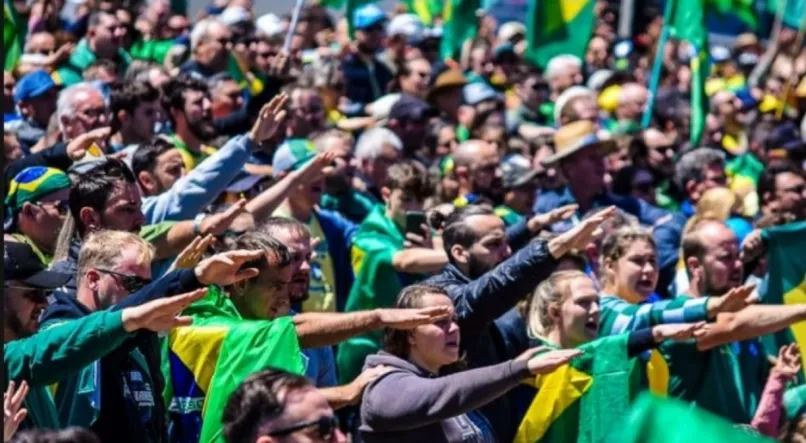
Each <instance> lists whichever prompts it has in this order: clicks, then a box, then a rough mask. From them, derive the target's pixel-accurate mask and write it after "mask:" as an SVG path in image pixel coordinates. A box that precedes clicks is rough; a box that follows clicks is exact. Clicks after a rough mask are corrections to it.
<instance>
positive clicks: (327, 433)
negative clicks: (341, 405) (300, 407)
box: [268, 415, 339, 441]
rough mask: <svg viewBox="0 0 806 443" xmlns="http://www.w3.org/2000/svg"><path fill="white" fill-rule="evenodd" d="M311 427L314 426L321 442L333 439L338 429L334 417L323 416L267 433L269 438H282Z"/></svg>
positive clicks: (337, 423) (336, 420)
mask: <svg viewBox="0 0 806 443" xmlns="http://www.w3.org/2000/svg"><path fill="white" fill-rule="evenodd" d="M311 426H316V432H317V434H318V436H319V438H321V439H322V440H327V441H330V440H331V439H332V438H333V434H334V433H335V432H336V429H337V428H338V427H339V419H338V418H336V416H333V415H331V416H329V417H328V416H324V417H319V418H317V419H316V420H309V421H304V422H302V423H297V424H295V425H291V426H289V427H287V428H281V429H278V430H276V431H271V432H269V433H268V436H269V437H282V436H285V435H290V434H293V433H295V432H297V431H300V430H302V429H305V428H309V427H311Z"/></svg>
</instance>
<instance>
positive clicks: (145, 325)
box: [121, 288, 207, 332]
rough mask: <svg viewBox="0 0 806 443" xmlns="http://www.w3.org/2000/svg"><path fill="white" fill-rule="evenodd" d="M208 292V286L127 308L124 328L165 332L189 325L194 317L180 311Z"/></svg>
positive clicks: (128, 330)
mask: <svg viewBox="0 0 806 443" xmlns="http://www.w3.org/2000/svg"><path fill="white" fill-rule="evenodd" d="M206 294H207V289H206V288H203V289H197V290H195V291H193V292H187V293H185V294H180V295H175V296H173V297H166V298H161V299H159V300H154V301H150V302H148V303H144V304H142V305H140V306H135V307H132V308H126V309H124V310H123V311H122V314H121V315H122V316H123V317H122V318H123V329H125V330H126V331H127V332H134V331H137V330H140V329H148V330H150V331H154V332H165V331H169V330H171V329H173V328H176V327H179V326H188V325H190V324H191V323H192V322H193V321H192V319H191V318H190V317H187V316H180V315H179V313H180V312H182V311H183V310H184V309H185V308H187V307H188V306H190V305H191V303H193V302H195V301H197V300H200V299H201V298H202V297H204V296H205V295H206Z"/></svg>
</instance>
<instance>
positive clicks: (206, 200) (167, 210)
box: [143, 136, 253, 223]
mask: <svg viewBox="0 0 806 443" xmlns="http://www.w3.org/2000/svg"><path fill="white" fill-rule="evenodd" d="M252 147H253V144H252V142H251V141H250V140H249V137H246V136H238V137H235V138H233V139H231V140H230V141H229V142H227V144H225V145H224V147H223V148H221V149H219V150H218V151H217V152H216V153H215V154H213V155H211V156H210V157H208V158H206V159H205V160H204V161H202V162H201V163H199V164H198V165H197V166H196V167H195V168H194V169H193V170H192V171H189V172H188V174H187V175H186V176H184V177H182V178H180V179H179V180H177V182H176V183H174V185H173V186H171V188H170V189H169V190H168V191H166V192H164V193H162V194H160V195H158V196H156V197H153V198H150V199H147V200H146V201H145V202H144V203H143V214H144V215H145V217H146V220H148V222H149V223H159V222H162V221H166V220H187V219H192V218H193V217H195V216H196V214H198V213H199V212H201V211H202V210H203V209H204V207H205V206H207V205H208V204H210V203H211V202H212V201H213V200H215V199H216V198H217V197H218V195H219V194H221V192H223V191H224V190H225V189H226V188H227V186H228V185H229V184H230V182H232V180H233V179H234V178H235V177H236V176H237V175H238V173H239V172H241V169H242V168H243V165H244V163H246V160H247V159H248V158H249V153H250V152H252Z"/></svg>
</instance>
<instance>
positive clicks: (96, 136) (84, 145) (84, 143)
mask: <svg viewBox="0 0 806 443" xmlns="http://www.w3.org/2000/svg"><path fill="white" fill-rule="evenodd" d="M111 134H112V128H110V127H108V126H107V127H104V128H98V129H93V130H92V131H89V132H87V133H84V134H81V135H79V136H78V137H76V138H74V139H72V140H70V143H68V144H67V156H68V157H70V159H71V160H73V161H79V160H81V159H82V158H84V156H85V155H87V150H88V149H89V148H90V146H92V144H93V143H101V142H102V141H103V140H106V139H107V138H109V135H111Z"/></svg>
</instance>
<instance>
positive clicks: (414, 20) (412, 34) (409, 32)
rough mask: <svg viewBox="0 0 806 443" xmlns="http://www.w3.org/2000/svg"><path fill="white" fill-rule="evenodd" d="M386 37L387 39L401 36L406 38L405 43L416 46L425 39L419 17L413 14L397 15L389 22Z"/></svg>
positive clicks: (423, 27)
mask: <svg viewBox="0 0 806 443" xmlns="http://www.w3.org/2000/svg"><path fill="white" fill-rule="evenodd" d="M386 35H388V36H389V37H393V36H395V35H402V36H404V37H406V43H408V44H410V45H417V44H419V43H420V42H421V41H423V39H424V38H425V26H424V25H423V22H422V20H420V17H417V16H416V15H414V14H399V15H396V16H395V17H394V18H392V19H391V20H389V24H387V25H386Z"/></svg>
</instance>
